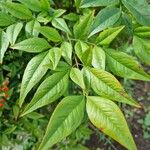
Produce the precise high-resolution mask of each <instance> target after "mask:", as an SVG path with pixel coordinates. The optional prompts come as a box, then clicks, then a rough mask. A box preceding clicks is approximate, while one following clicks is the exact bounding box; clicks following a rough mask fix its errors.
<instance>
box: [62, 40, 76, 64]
mask: <svg viewBox="0 0 150 150" xmlns="http://www.w3.org/2000/svg"><path fill="white" fill-rule="evenodd" d="M61 49H62V56H63V58H64V59H65V60H66V62H67V63H68V64H70V65H72V49H73V48H72V45H71V44H70V43H69V42H63V43H62V44H61Z"/></svg>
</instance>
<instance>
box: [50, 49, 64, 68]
mask: <svg viewBox="0 0 150 150" xmlns="http://www.w3.org/2000/svg"><path fill="white" fill-rule="evenodd" d="M61 55H62V50H61V49H60V48H57V47H53V48H52V49H50V51H49V59H50V62H51V66H52V69H53V70H55V69H56V67H57V65H58V63H59V61H60V58H61Z"/></svg>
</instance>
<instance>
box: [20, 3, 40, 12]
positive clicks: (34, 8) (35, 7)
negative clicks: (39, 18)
mask: <svg viewBox="0 0 150 150" xmlns="http://www.w3.org/2000/svg"><path fill="white" fill-rule="evenodd" d="M18 1H19V2H21V3H22V4H24V5H25V6H26V7H28V8H29V9H31V10H32V11H35V12H39V11H41V6H40V2H39V0H18Z"/></svg>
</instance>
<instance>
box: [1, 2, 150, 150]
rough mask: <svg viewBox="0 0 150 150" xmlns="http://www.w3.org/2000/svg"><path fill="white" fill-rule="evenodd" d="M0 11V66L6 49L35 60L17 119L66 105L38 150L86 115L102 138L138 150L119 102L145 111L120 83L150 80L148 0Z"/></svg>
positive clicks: (24, 5) (15, 5) (18, 5)
mask: <svg viewBox="0 0 150 150" xmlns="http://www.w3.org/2000/svg"><path fill="white" fill-rule="evenodd" d="M0 6H1V11H0V26H1V31H0V38H1V45H0V62H1V63H3V57H4V54H5V52H6V51H7V50H8V51H10V52H11V51H16V50H18V54H19V53H20V51H21V56H20V57H21V59H22V61H23V59H24V58H25V57H27V56H28V58H30V57H31V56H33V58H32V59H31V60H30V61H29V62H28V64H27V66H26V69H25V71H24V75H23V78H22V83H21V87H20V97H19V99H18V101H17V102H16V104H15V106H14V107H13V108H14V115H15V119H16V120H19V119H22V118H24V117H25V116H26V115H29V114H30V113H31V112H33V111H35V110H37V109H39V108H41V107H43V106H46V105H49V104H51V103H54V101H56V100H59V102H58V103H57V104H58V105H57V106H56V108H55V110H54V112H53V114H52V116H51V117H50V121H49V123H48V125H47V128H46V131H45V135H44V137H43V138H42V141H41V143H40V144H39V145H38V148H37V149H38V150H45V149H48V148H50V147H52V146H53V145H54V144H56V143H58V142H60V141H61V140H62V139H64V138H65V137H67V136H68V135H69V134H71V133H72V132H74V131H75V130H76V129H77V128H78V126H79V125H80V124H81V123H82V121H83V118H84V116H85V114H86V113H87V115H88V118H89V120H90V121H91V122H92V124H93V125H94V126H95V127H97V128H98V129H99V130H101V131H102V132H103V133H105V134H106V135H108V136H110V137H111V138H113V139H114V140H116V141H118V142H119V143H120V144H122V145H123V146H124V147H126V148H127V149H132V150H134V149H136V145H135V143H134V140H133V138H132V135H131V133H130V131H129V128H128V125H127V123H126V121H125V118H124V116H123V113H122V112H121V110H120V108H119V107H118V106H117V105H116V103H117V102H118V103H120V102H121V103H125V104H129V105H132V106H134V107H137V108H140V107H141V106H140V104H138V103H137V102H136V100H134V99H133V98H132V97H131V96H130V95H128V94H127V93H126V92H125V90H124V88H123V87H122V85H121V83H120V82H119V81H118V80H119V79H120V78H119V77H122V78H127V79H134V80H143V81H150V75H148V74H147V73H146V72H145V71H144V70H143V68H142V67H141V65H140V64H139V62H138V60H141V61H142V62H143V63H146V64H147V65H150V59H149V58H150V44H149V43H150V41H149V39H148V38H149V37H150V27H149V26H150V15H149V14H150V6H149V4H148V3H147V2H146V1H145V0H141V1H139V0H130V1H127V0H121V1H119V0H108V1H104V0H75V1H74V2H73V1H61V2H60V1H57V0H56V1H55V2H53V1H48V0H32V1H31V0H17V1H12V2H8V1H5V0H3V1H2V2H0ZM139 8H140V9H139ZM27 53H30V55H28V54H27ZM31 54H32V55H31ZM135 56H137V57H135ZM4 63H5V62H4ZM114 75H116V77H117V78H116V77H115V76H114ZM4 88H5V89H4ZM6 88H7V87H3V89H2V91H3V92H6V90H7V89H6ZM36 88H37V90H36V92H35V93H34V96H32V94H31V92H32V93H33V92H34V91H35V89H36ZM33 89H34V90H33ZM29 95H30V96H29ZM27 97H28V99H30V98H31V100H30V101H29V100H27ZM5 98H7V97H6V95H5ZM25 100H26V101H25ZM3 103H4V101H3V102H1V105H0V107H1V109H2V107H3ZM54 106H55V105H54ZM26 123H28V122H26ZM33 128H34V127H33ZM13 130H14V128H13Z"/></svg>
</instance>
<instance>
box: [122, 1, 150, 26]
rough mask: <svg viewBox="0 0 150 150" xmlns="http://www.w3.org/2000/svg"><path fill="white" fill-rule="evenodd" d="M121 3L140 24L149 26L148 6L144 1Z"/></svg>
mask: <svg viewBox="0 0 150 150" xmlns="http://www.w3.org/2000/svg"><path fill="white" fill-rule="evenodd" d="M122 3H123V4H124V6H125V7H126V8H127V9H128V10H129V11H130V12H131V13H132V14H133V16H134V17H135V18H136V20H137V21H138V22H139V23H140V24H142V25H145V26H150V6H149V4H148V3H147V2H146V0H142V1H141V0H140V1H139V0H122ZM139 8H140V9H139Z"/></svg>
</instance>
